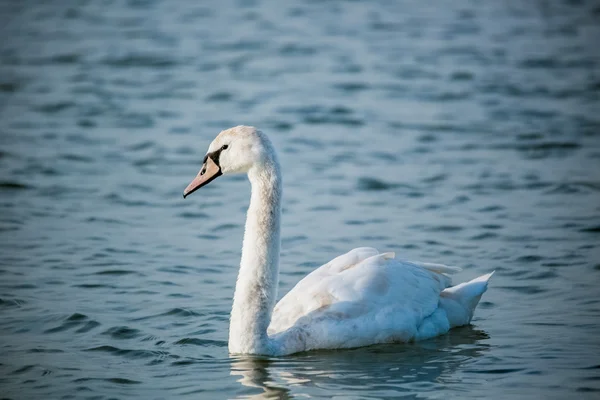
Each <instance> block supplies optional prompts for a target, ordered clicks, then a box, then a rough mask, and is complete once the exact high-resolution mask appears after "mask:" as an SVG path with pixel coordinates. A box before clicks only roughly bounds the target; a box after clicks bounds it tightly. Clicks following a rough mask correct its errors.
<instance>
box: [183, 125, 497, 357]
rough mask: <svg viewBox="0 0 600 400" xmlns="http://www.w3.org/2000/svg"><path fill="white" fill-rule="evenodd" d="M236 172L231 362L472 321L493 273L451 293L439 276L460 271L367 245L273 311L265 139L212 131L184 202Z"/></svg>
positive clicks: (415, 336)
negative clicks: (240, 224)
mask: <svg viewBox="0 0 600 400" xmlns="http://www.w3.org/2000/svg"><path fill="white" fill-rule="evenodd" d="M235 173H246V174H247V175H248V179H249V180H250V184H251V197H250V206H249V207H248V213H247V217H246V226H245V231H244V240H243V247H242V257H241V262H240V268H239V273H238V278H237V282H236V287H235V293H234V296H233V306H232V310H231V315H230V326H229V352H230V353H231V354H256V355H266V356H283V355H288V354H293V353H298V352H303V351H309V350H316V349H341V348H353V347H361V346H368V345H372V344H377V343H391V342H409V341H415V340H423V339H428V338H431V337H434V336H437V335H441V334H444V333H446V332H448V331H449V330H450V328H453V327H457V326H462V325H466V324H469V323H470V322H471V318H472V317H473V312H474V311H475V307H476V306H477V304H478V302H479V300H480V298H481V295H482V294H483V293H484V292H485V291H486V289H487V284H488V281H489V279H490V277H491V276H492V274H493V272H491V273H489V274H486V275H482V276H480V277H478V278H475V279H473V280H471V281H469V282H465V283H461V284H459V285H456V286H451V280H450V277H449V276H448V274H450V273H453V272H456V271H458V270H460V269H459V268H455V267H449V266H445V265H442V264H431V263H421V262H409V261H400V260H397V259H396V258H395V254H394V253H393V252H385V253H380V252H378V251H377V250H376V249H374V248H370V247H359V248H356V249H354V250H350V251H349V252H348V253H346V254H342V255H340V256H338V257H336V258H334V259H333V260H331V261H330V262H328V263H327V264H325V265H323V266H321V267H319V268H317V269H316V270H314V271H312V272H311V273H309V274H308V275H307V276H306V277H304V278H303V279H302V280H301V281H300V282H298V284H296V286H295V287H294V288H293V289H292V290H290V291H289V292H288V293H287V294H286V295H285V296H283V298H282V299H281V300H280V301H279V303H277V305H275V302H276V298H277V287H278V282H279V248H280V237H281V200H282V181H281V171H280V167H279V162H278V159H277V155H276V153H275V149H274V147H273V145H272V143H271V141H270V140H269V138H268V137H267V136H266V135H265V134H264V133H263V132H262V131H260V130H258V129H256V128H255V127H251V126H236V127H233V128H230V129H227V130H224V131H222V132H220V133H219V134H218V135H217V137H216V138H215V139H214V140H213V141H212V143H211V144H210V146H209V148H208V152H207V153H206V156H205V157H204V161H203V163H202V167H201V169H200V172H198V174H197V176H196V177H195V178H194V179H193V180H192V182H191V183H190V184H189V185H188V186H187V187H186V188H185V190H184V192H183V197H184V198H185V197H187V196H188V195H190V194H192V193H193V192H195V191H196V190H198V189H200V188H201V187H203V186H205V185H207V184H208V183H210V182H212V181H213V180H215V179H216V178H218V177H219V176H221V175H226V174H235Z"/></svg>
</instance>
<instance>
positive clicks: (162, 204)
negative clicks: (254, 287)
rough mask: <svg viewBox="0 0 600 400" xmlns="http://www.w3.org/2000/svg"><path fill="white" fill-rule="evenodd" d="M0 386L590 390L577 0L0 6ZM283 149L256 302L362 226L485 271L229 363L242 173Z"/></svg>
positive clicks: (594, 349) (361, 238) (598, 249)
mask: <svg viewBox="0 0 600 400" xmlns="http://www.w3.org/2000/svg"><path fill="white" fill-rule="evenodd" d="M0 34H1V40H0V398H10V399H70V398H77V399H79V398H82V399H83V398H94V399H101V398H107V399H108V398H111V399H116V398H120V399H132V398H140V399H175V398H182V399H183V398H186V399H225V398H250V397H253V396H254V398H332V397H334V396H335V397H337V398H343V399H366V398H373V399H374V398H377V399H381V398H399V397H406V398H444V399H447V398H455V399H466V398H519V399H538V398H544V399H550V398H556V399H564V398H580V399H588V398H589V399H592V398H598V397H599V396H600V339H599V337H600V290H599V288H598V286H599V284H600V50H599V49H600V47H599V45H598V39H599V38H600V5H599V4H598V2H594V1H574V0H572V1H531V2H525V1H501V2H475V1H466V0H459V1H454V2H445V3H444V4H441V3H436V4H435V5H433V4H430V3H429V2H418V1H386V0H377V1H360V0H357V1H313V0H310V1H309V0H304V1H298V2H283V1H250V0H245V1H227V0H223V1H218V2H216V1H215V2H191V1H190V2H188V1H166V0H163V1H151V0H146V1H144V0H137V1H135V0H132V1H47V2H37V1H17V0H15V1H7V0H4V1H1V2H0ZM238 124H247V125H255V126H258V127H260V128H261V129H262V130H263V131H264V132H265V133H267V134H268V135H269V136H270V137H271V139H272V141H273V142H274V143H275V145H276V147H277V149H278V151H279V155H280V160H281V163H282V167H283V176H284V203H283V207H284V214H283V227H282V235H283V236H282V241H283V242H282V258H281V263H282V264H281V273H282V275H281V288H280V296H281V295H283V294H285V293H286V292H287V291H288V290H289V289H290V288H291V287H292V286H293V285H294V284H295V283H296V282H297V281H298V280H299V279H300V278H301V277H302V276H304V275H305V274H307V273H308V272H309V271H311V270H312V269H313V268H315V267H317V266H319V265H321V264H323V263H325V262H327V261H329V260H330V259H332V258H333V257H335V256H337V255H339V254H341V253H344V252H346V251H348V250H350V249H351V248H354V247H359V246H373V247H376V248H378V249H379V250H381V251H396V254H397V256H398V257H401V258H404V259H409V260H411V259H412V260H422V261H430V262H441V263H445V264H449V265H456V266H460V267H462V268H463V271H462V272H460V273H459V274H457V275H456V276H455V277H454V279H455V282H460V281H463V280H467V279H471V278H473V277H475V276H478V275H481V274H483V273H486V272H490V271H492V270H496V274H495V275H494V277H493V279H492V282H491V284H490V288H489V290H488V292H487V293H486V294H485V296H484V298H483V299H482V302H481V304H480V306H479V308H478V310H477V312H476V316H475V318H474V320H473V325H472V326H469V327H464V328H461V329H457V330H454V331H452V332H451V333H449V334H448V335H444V336H442V337H439V338H436V339H434V340H429V341H425V342H420V343H411V344H394V345H385V346H373V347H367V348H362V349H355V350H346V351H320V352H312V353H305V354H300V355H295V356H289V357H285V358H279V359H278V358H253V357H230V356H229V355H228V352H227V329H228V317H229V311H230V307H231V298H232V296H233V288H234V284H235V279H236V274H237V267H238V265H239V264H238V263H239V257H240V249H241V240H242V234H243V224H244V218H245V209H246V207H247V204H248V199H249V185H248V183H247V180H246V178H244V177H238V178H228V179H222V180H219V181H217V182H215V183H214V184H211V185H210V186H208V187H207V188H206V189H203V190H202V192H198V194H197V195H194V196H192V197H190V198H189V199H187V200H185V201H184V200H183V199H182V198H181V194H182V191H183V189H184V188H185V186H186V185H187V184H188V183H189V181H190V179H191V178H192V177H193V176H195V174H196V173H197V171H198V168H199V166H200V162H201V160H202V157H203V155H204V152H205V151H206V148H207V146H208V144H209V143H210V141H211V140H212V139H213V137H214V136H215V135H216V134H217V133H218V132H219V131H220V130H222V129H225V128H228V127H230V126H234V125H238Z"/></svg>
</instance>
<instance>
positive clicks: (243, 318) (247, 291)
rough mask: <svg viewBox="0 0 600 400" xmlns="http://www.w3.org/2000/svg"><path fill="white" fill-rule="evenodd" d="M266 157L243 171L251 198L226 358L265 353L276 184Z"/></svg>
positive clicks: (276, 234) (275, 265) (274, 267)
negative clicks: (231, 354)
mask: <svg viewBox="0 0 600 400" xmlns="http://www.w3.org/2000/svg"><path fill="white" fill-rule="evenodd" d="M264 145H265V147H266V150H267V153H268V154H269V157H267V159H266V160H265V161H264V162H263V163H260V164H258V165H255V166H253V167H252V168H251V169H250V171H248V179H249V180H250V183H251V185H252V196H251V199H250V206H249V207H248V215H247V217H246V228H245V232H244V244H243V248H242V260H241V263H240V271H239V274H238V279H237V283H236V287H235V295H234V297H233V307H232V310H231V322H230V327H229V352H230V353H250V354H252V353H254V354H256V353H262V354H268V353H270V352H271V351H270V350H271V349H270V347H271V344H270V341H269V338H268V336H267V328H268V326H269V324H270V322H271V314H272V312H273V308H274V306H275V301H276V298H277V286H278V284H279V248H280V219H281V195H282V182H281V173H280V170H279V163H278V161H277V157H276V156H275V152H274V150H273V149H272V147H271V144H270V143H269V142H268V139H267V142H266V143H264Z"/></svg>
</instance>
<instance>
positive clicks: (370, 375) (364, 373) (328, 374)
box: [231, 326, 489, 399]
mask: <svg viewBox="0 0 600 400" xmlns="http://www.w3.org/2000/svg"><path fill="white" fill-rule="evenodd" d="M488 338H489V337H488V335H487V334H486V333H485V332H484V331H482V330H479V329H474V328H473V327H471V326H467V327H463V328H459V329H455V330H453V331H452V332H451V333H450V334H448V335H444V336H441V337H438V338H435V339H432V340H427V341H424V342H417V343H410V344H393V345H377V346H370V347H363V348H359V349H353V350H339V351H315V352H308V353H302V354H299V355H296V356H292V357H285V358H264V357H251V356H245V357H238V358H234V359H232V362H231V375H234V376H240V377H241V378H240V379H239V380H238V382H240V383H241V384H242V385H243V386H244V389H248V388H249V390H243V391H240V392H239V396H238V398H254V399H287V398H291V397H292V395H298V394H300V393H302V394H304V395H310V393H311V389H312V388H315V389H324V388H327V389H330V390H334V391H335V390H336V389H341V388H347V389H348V388H352V390H355V391H357V393H358V392H361V391H364V392H368V394H369V395H370V396H376V397H386V396H390V397H393V396H397V395H398V394H399V393H402V394H407V395H408V394H410V392H412V391H414V390H417V389H418V390H419V392H421V393H422V392H423V391H430V390H435V389H436V388H438V387H440V386H442V385H444V384H446V383H450V381H452V382H455V381H456V375H454V372H455V371H456V369H457V368H459V367H460V366H462V365H464V364H467V363H470V362H472V361H473V360H474V359H476V358H477V357H479V356H481V355H482V354H483V353H484V352H485V351H486V350H487V349H488V348H489V345H488V344H486V343H484V342H483V341H484V340H485V339H488ZM255 388H258V389H260V391H259V392H258V393H257V392H256V389H255ZM292 392H293V393H292ZM365 394H366V393H365Z"/></svg>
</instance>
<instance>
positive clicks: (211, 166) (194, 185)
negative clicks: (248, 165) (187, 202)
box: [183, 157, 223, 199]
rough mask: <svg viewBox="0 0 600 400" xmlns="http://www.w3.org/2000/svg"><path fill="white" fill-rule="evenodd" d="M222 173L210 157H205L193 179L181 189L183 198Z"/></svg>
mask: <svg viewBox="0 0 600 400" xmlns="http://www.w3.org/2000/svg"><path fill="white" fill-rule="evenodd" d="M221 175H223V173H222V172H221V168H220V167H219V166H218V165H217V164H216V163H215V162H214V161H213V160H212V158H210V157H206V162H205V163H204V164H202V168H201V169H200V172H198V175H196V177H195V178H194V180H193V181H192V182H191V183H190V184H189V185H188V187H186V188H185V190H184V191H183V198H184V199H185V198H186V196H187V195H188V194H192V193H193V192H195V191H196V190H198V189H200V188H201V187H202V186H205V185H208V184H209V183H210V182H212V181H214V180H215V179H217V178H218V177H219V176H221Z"/></svg>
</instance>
